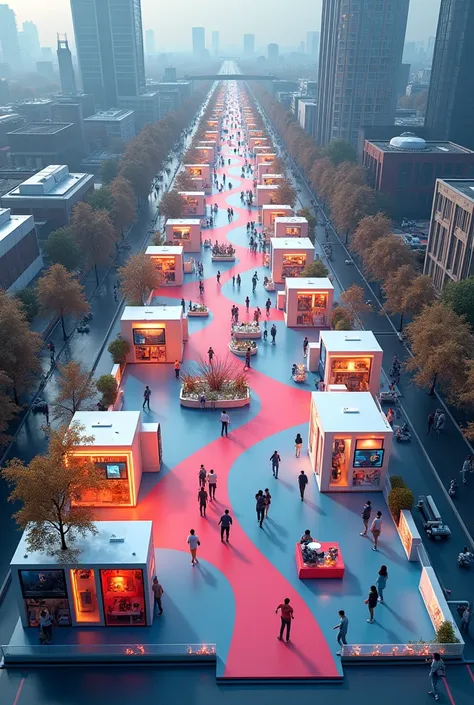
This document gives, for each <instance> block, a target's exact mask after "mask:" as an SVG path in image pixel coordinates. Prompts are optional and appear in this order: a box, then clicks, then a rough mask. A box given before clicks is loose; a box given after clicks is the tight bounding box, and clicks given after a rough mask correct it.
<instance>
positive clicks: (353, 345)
mask: <svg viewBox="0 0 474 705" xmlns="http://www.w3.org/2000/svg"><path fill="white" fill-rule="evenodd" d="M319 339H320V341H321V340H322V341H323V342H324V345H325V346H326V350H327V351H328V352H329V353H331V352H348V353H349V352H363V353H373V352H382V348H381V347H380V345H379V344H378V341H377V338H376V337H375V335H374V334H373V333H372V331H371V330H354V331H347V330H324V331H321V333H320V334H319Z"/></svg>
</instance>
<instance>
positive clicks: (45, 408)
mask: <svg viewBox="0 0 474 705" xmlns="http://www.w3.org/2000/svg"><path fill="white" fill-rule="evenodd" d="M43 410H44V415H45V416H46V425H47V426H49V405H48V404H47V403H45V405H44V407H43Z"/></svg>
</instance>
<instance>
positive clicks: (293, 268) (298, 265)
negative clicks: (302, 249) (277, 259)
mask: <svg viewBox="0 0 474 705" xmlns="http://www.w3.org/2000/svg"><path fill="white" fill-rule="evenodd" d="M305 266H306V254H297V255H291V254H284V255H283V262H282V267H281V276H282V278H283V279H285V278H286V277H298V276H300V274H301V272H302V271H303V269H304V268H305Z"/></svg>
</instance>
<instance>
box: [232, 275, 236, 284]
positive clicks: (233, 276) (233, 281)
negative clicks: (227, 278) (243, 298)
mask: <svg viewBox="0 0 474 705" xmlns="http://www.w3.org/2000/svg"><path fill="white" fill-rule="evenodd" d="M232 286H235V274H233V275H232Z"/></svg>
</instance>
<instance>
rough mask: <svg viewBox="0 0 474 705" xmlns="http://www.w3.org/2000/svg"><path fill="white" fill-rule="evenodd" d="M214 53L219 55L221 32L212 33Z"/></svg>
mask: <svg viewBox="0 0 474 705" xmlns="http://www.w3.org/2000/svg"><path fill="white" fill-rule="evenodd" d="M212 53H213V55H214V56H219V32H213V33H212Z"/></svg>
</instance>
